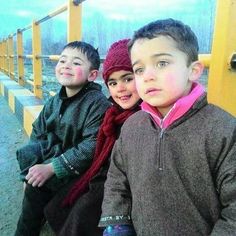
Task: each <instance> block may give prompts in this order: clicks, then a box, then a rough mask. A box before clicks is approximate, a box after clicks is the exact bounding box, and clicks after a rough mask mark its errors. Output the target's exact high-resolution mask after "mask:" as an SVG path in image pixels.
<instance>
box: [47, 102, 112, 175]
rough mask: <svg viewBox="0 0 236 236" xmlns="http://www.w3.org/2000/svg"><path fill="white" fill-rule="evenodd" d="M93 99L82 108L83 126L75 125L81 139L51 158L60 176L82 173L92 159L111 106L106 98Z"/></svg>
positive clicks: (56, 172)
mask: <svg viewBox="0 0 236 236" xmlns="http://www.w3.org/2000/svg"><path fill="white" fill-rule="evenodd" d="M93 100H94V101H93V102H89V105H87V107H86V109H85V108H83V109H81V110H80V112H81V113H84V115H82V116H81V118H82V120H83V119H84V122H83V125H82V127H76V126H75V127H74V129H75V130H76V129H78V133H80V134H81V138H80V140H76V142H77V143H76V144H75V145H74V146H72V147H71V148H69V149H67V150H66V151H65V152H63V153H62V154H61V155H59V156H57V157H56V158H53V159H51V162H52V164H53V169H54V171H55V174H56V176H57V177H58V178H63V177H65V176H69V175H81V174H82V173H84V171H86V169H87V168H88V167H89V165H90V163H91V161H92V158H93V155H94V151H95V144H96V138H97V132H98V129H99V126H100V124H101V121H102V119H103V116H104V114H105V111H106V110H107V108H108V107H109V106H110V102H108V101H107V100H106V101H105V99H104V98H103V99H93ZM83 116H84V117H83ZM80 126H81V125H80ZM71 138H74V137H71Z"/></svg>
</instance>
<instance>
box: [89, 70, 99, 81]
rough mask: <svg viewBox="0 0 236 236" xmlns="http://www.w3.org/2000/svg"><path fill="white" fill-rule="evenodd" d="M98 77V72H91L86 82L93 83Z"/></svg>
mask: <svg viewBox="0 0 236 236" xmlns="http://www.w3.org/2000/svg"><path fill="white" fill-rule="evenodd" d="M97 77H98V70H91V71H90V73H89V76H88V81H94V80H95V79H96V78H97Z"/></svg>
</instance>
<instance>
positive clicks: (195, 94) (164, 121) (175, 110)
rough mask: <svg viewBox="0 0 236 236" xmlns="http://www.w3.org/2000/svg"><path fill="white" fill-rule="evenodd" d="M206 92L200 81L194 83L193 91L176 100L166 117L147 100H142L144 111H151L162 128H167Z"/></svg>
mask: <svg viewBox="0 0 236 236" xmlns="http://www.w3.org/2000/svg"><path fill="white" fill-rule="evenodd" d="M204 92H205V89H204V87H203V86H202V85H201V84H199V83H193V86H192V90H191V92H190V93H189V94H188V95H187V96H184V97H182V98H180V99H179V100H177V101H176V102H175V104H174V105H173V107H172V108H171V110H170V111H169V112H168V113H167V114H166V116H165V117H164V118H161V115H160V113H159V112H158V110H157V109H156V108H155V107H153V106H151V105H149V104H148V103H146V102H142V104H141V108H142V110H143V111H145V112H147V113H149V114H150V115H151V116H152V118H153V119H154V121H155V122H156V123H157V124H158V126H160V128H162V129H166V128H167V127H168V126H170V125H171V124H172V123H173V122H174V121H175V120H177V119H179V118H180V117H181V116H183V115H184V114H185V113H186V112H187V111H188V110H189V109H190V108H191V107H192V105H193V104H194V103H195V101H196V100H197V99H198V98H199V97H200V96H201V95H202V94H203V93H204Z"/></svg>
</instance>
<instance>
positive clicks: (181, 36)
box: [128, 18, 199, 66]
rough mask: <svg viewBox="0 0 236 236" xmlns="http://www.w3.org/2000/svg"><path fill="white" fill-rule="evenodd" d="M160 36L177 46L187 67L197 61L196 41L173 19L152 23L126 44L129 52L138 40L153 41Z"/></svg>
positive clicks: (182, 25) (181, 24) (191, 33)
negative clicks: (184, 56) (182, 53)
mask: <svg viewBox="0 0 236 236" xmlns="http://www.w3.org/2000/svg"><path fill="white" fill-rule="evenodd" d="M160 35H163V36H169V37H171V38H172V39H173V40H174V41H175V42H176V44H177V48H178V49H179V50H180V51H182V52H184V53H185V54H186V55H187V65H188V66H189V65H190V64H191V63H192V62H194V61H197V60H198V50H199V47H198V40H197V37H196V35H195V34H194V32H193V31H192V30H191V28H190V27H189V26H188V25H185V24H183V23H182V22H181V21H178V20H174V19H171V18H170V19H164V20H156V21H153V22H151V23H149V24H147V25H145V26H143V27H142V28H140V29H139V30H137V31H136V32H135V33H134V35H133V38H132V39H131V40H130V42H129V44H128V49H129V51H130V50H131V48H132V46H133V45H134V43H135V41H136V40H138V39H143V38H147V39H153V38H156V37H158V36H160Z"/></svg>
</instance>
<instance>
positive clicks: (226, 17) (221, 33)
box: [208, 0, 236, 128]
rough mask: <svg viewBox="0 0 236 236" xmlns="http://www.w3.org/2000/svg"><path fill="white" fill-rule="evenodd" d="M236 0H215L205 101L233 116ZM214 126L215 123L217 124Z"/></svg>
mask: <svg viewBox="0 0 236 236" xmlns="http://www.w3.org/2000/svg"><path fill="white" fill-rule="evenodd" d="M235 12H236V0H218V2H217V9H216V17H215V29H214V35H213V42H212V51H211V61H210V69H209V78H208V101H209V102H210V103H213V104H216V105H218V106H220V107H222V108H223V109H225V110H226V111H228V112H230V113H231V114H233V115H234V116H236V70H235V69H233V68H231V66H230V61H231V58H232V55H233V53H236V30H235V29H236V18H235ZM216 128H217V127H216Z"/></svg>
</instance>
